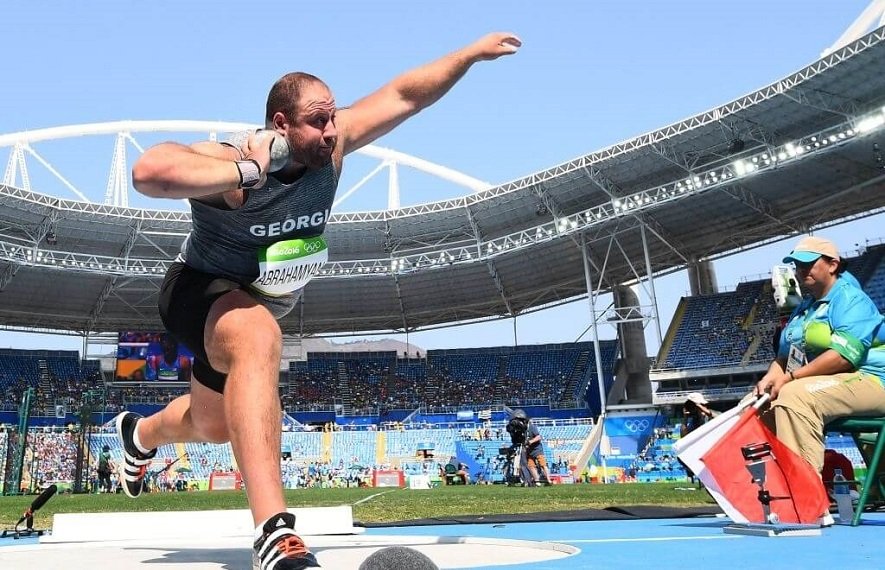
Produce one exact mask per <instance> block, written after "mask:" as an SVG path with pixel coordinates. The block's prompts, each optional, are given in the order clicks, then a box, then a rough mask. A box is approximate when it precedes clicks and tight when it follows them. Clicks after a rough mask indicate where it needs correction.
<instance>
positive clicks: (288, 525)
mask: <svg viewBox="0 0 885 570" xmlns="http://www.w3.org/2000/svg"><path fill="white" fill-rule="evenodd" d="M261 530H262V533H261V538H259V539H258V540H256V541H255V545H254V546H253V547H252V569H253V570H303V569H304V568H318V567H319V563H318V562H317V559H316V557H314V555H313V554H311V553H310V551H309V550H308V549H307V547H306V546H305V545H304V541H303V540H301V538H299V537H298V535H297V534H295V515H293V514H292V513H280V514H277V515H274V516H272V517H270V518H269V519H267V522H266V523H264V527H263V528H262V529H261Z"/></svg>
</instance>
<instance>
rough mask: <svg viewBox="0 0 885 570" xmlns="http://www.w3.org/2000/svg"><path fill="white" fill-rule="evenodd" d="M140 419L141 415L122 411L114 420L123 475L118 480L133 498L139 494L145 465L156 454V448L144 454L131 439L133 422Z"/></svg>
mask: <svg viewBox="0 0 885 570" xmlns="http://www.w3.org/2000/svg"><path fill="white" fill-rule="evenodd" d="M140 419H141V416H140V415H138V414H136V413H134V412H123V413H121V414H119V415H118V416H117V417H116V419H115V420H114V422H115V423H116V425H117V439H119V440H120V447H122V448H123V474H122V475H123V477H122V480H121V481H120V482H121V483H122V485H121V486H122V487H123V492H124V493H126V495H128V496H129V497H132V498H133V499H134V498H136V497H138V496H139V495H141V491H142V489H143V488H144V476H145V474H146V473H147V466H148V465H150V463H151V459H153V458H154V456H155V455H156V454H157V450H156V449H152V450H151V452H150V453H148V454H144V453H142V452H140V451H139V450H138V448H137V447H135V441H134V440H133V437H134V435H135V424H137V423H138V420H140Z"/></svg>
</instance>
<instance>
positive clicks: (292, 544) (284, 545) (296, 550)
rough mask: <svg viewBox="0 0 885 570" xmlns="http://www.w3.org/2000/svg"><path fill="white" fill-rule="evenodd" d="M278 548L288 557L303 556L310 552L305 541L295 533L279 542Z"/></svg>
mask: <svg viewBox="0 0 885 570" xmlns="http://www.w3.org/2000/svg"><path fill="white" fill-rule="evenodd" d="M277 549H278V550H279V551H280V552H282V553H283V554H285V555H286V556H287V557H291V556H301V555H302V554H308V553H309V552H310V551H309V550H308V549H307V547H306V546H305V545H304V541H303V540H301V539H300V538H298V537H297V536H295V535H291V536H287V537H286V538H284V539H282V540H281V541H279V542H278V543H277Z"/></svg>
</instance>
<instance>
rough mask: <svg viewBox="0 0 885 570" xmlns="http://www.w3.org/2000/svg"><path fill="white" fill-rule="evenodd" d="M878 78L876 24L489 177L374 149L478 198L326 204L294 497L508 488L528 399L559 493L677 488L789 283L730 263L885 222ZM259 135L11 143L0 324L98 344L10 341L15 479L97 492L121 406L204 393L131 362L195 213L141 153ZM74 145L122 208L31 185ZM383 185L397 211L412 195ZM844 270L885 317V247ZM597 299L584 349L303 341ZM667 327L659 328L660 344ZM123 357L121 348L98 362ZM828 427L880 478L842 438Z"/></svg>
mask: <svg viewBox="0 0 885 570" xmlns="http://www.w3.org/2000/svg"><path fill="white" fill-rule="evenodd" d="M882 69H885V28H881V27H880V28H877V29H875V30H873V31H872V32H870V33H868V34H865V35H862V36H860V37H858V38H853V39H852V40H851V41H848V42H847V43H845V44H844V45H841V46H839V47H838V48H837V49H834V50H832V51H830V52H829V53H827V54H826V55H824V56H823V57H821V58H820V59H819V60H817V61H814V62H813V63H811V64H810V65H808V66H806V67H804V68H803V69H801V70H799V71H798V72H796V73H793V74H791V75H789V76H787V77H783V78H781V79H780V80H778V81H775V82H773V83H771V84H769V85H765V86H763V87H761V88H759V89H757V90H755V91H754V92H752V93H750V94H748V95H746V96H744V97H741V98H739V99H736V100H733V101H730V102H727V103H725V104H722V105H720V106H718V107H716V108H714V109H711V110H710V111H707V112H705V113H702V114H699V115H696V116H693V117H690V118H688V119H686V120H683V121H680V122H678V123H674V124H671V125H667V126H665V127H663V128H660V129H658V130H655V131H653V132H650V133H647V134H645V135H642V136H639V137H636V138H633V139H631V140H628V141H625V142H622V143H618V144H615V145H612V146H610V147H607V148H604V149H602V150H599V151H596V152H593V153H590V154H587V155H584V156H581V157H578V158H576V159H574V160H570V161H568V162H564V163H562V164H559V165H556V166H553V167H550V168H548V169H545V170H543V171H540V172H536V173H533V174H530V175H528V176H525V177H522V178H519V179H517V180H513V181H510V182H507V183H504V184H499V185H494V186H489V185H485V184H482V183H480V182H478V181H476V180H474V179H472V178H470V177H467V176H465V175H463V174H461V173H457V172H454V171H452V170H450V169H447V168H444V167H441V166H439V165H435V164H431V163H427V162H426V161H421V160H419V159H416V158H414V157H410V156H408V155H404V154H402V153H397V152H394V151H389V150H386V149H380V148H376V147H368V148H366V149H363V154H365V155H366V156H368V157H370V158H374V159H377V160H379V161H382V162H383V163H384V164H396V165H399V166H403V167H409V168H416V169H419V170H422V171H424V172H425V173H428V174H431V175H433V176H438V177H442V178H446V179H447V180H450V181H453V182H455V183H458V184H462V185H463V186H464V187H466V188H469V189H470V191H471V193H470V194H468V195H465V196H463V197H460V198H456V199H450V200H444V201H439V202H432V203H428V204H423V205H418V206H408V207H393V208H391V209H387V210H383V211H361V212H349V213H335V214H333V215H332V218H331V220H330V222H329V224H328V226H327V230H326V237H327V240H328V241H329V242H330V243H331V244H334V247H333V248H332V249H331V253H330V261H329V263H328V264H327V266H326V268H325V269H324V270H323V271H322V272H321V274H320V275H318V276H317V278H315V279H314V280H313V281H312V282H311V283H310V284H309V285H308V286H307V288H306V290H305V293H304V295H303V297H302V302H301V304H300V305H299V306H298V307H297V308H296V310H294V311H293V312H292V313H291V314H290V315H289V316H287V317H285V318H284V319H283V320H282V321H281V328H282V330H283V333H284V335H285V340H284V343H285V347H284V358H283V360H282V361H281V363H280V397H281V402H282V412H283V414H282V422H283V425H284V436H283V442H282V450H283V453H284V456H285V457H286V460H285V463H284V465H283V471H284V475H285V481H286V485H287V486H289V487H291V488H297V487H305V486H326V485H330V486H335V485H342V486H350V485H364V484H377V483H378V482H379V477H378V473H400V474H402V475H403V477H408V476H411V475H428V474H429V475H432V476H434V477H441V475H440V468H441V467H443V466H444V465H445V464H446V463H449V462H455V463H457V462H463V463H465V464H467V465H469V466H470V467H471V473H472V474H473V475H474V478H475V479H477V478H478V479H480V480H482V481H486V482H502V481H504V476H503V470H504V457H503V455H504V454H502V453H501V449H502V448H504V447H506V446H507V445H509V442H510V439H509V436H508V435H507V433H506V432H505V430H504V425H505V424H506V420H507V419H508V418H509V417H510V414H511V413H512V411H513V409H515V408H517V407H518V408H521V409H524V410H525V411H526V412H527V413H528V415H529V416H531V417H532V418H533V421H535V422H536V423H537V424H538V425H539V427H540V430H541V433H542V436H543V438H544V441H545V445H546V446H547V457H548V461H549V462H550V464H551V473H552V475H553V476H554V477H555V478H556V479H555V480H556V481H557V482H575V481H577V480H585V481H589V480H591V479H593V480H600V479H605V480H611V481H637V480H660V479H674V480H675V479H682V478H684V477H685V473H684V471H682V467H681V466H680V465H679V464H678V463H677V462H676V461H675V457H674V456H673V453H672V443H673V439H674V435H675V434H674V429H675V428H674V421H675V420H674V418H673V414H674V405H675V404H678V403H681V402H682V401H684V400H685V398H686V396H687V394H688V393H690V392H702V393H703V394H705V395H706V396H707V398H709V399H710V400H711V401H712V402H713V403H714V405H715V406H716V407H719V408H721V409H724V408H727V407H729V406H730V405H732V404H733V403H734V402H735V401H736V400H738V399H739V398H740V397H741V396H742V395H744V394H746V393H747V392H748V390H749V389H750V387H751V385H752V384H753V382H754V379H755V378H757V377H758V374H759V373H760V372H761V371H762V370H764V369H765V367H766V365H767V363H768V362H769V361H770V359H771V358H772V348H771V344H772V343H771V339H772V334H773V330H774V326H775V324H776V319H777V316H776V314H775V310H774V304H773V298H772V291H771V286H770V280H768V279H759V280H750V281H745V282H741V283H739V284H736V287H735V288H734V290H733V291H729V292H718V291H717V290H716V287H715V285H714V283H715V276H714V275H713V268H712V262H713V261H715V260H719V259H726V258H728V257H729V256H732V255H735V254H737V253H740V252H744V251H747V250H750V249H753V248H757V247H760V246H762V245H766V244H769V243H773V242H775V241H779V240H782V239H785V238H793V237H795V236H798V235H802V234H805V233H808V232H809V231H817V230H820V229H824V228H827V227H831V226H834V225H838V224H844V223H849V222H851V221H854V220H857V219H860V218H864V217H868V216H874V215H877V214H881V213H883V212H885V200H883V195H885V175H883V173H882V167H881V165H880V164H877V163H876V161H875V157H874V156H873V155H872V154H871V153H870V145H871V141H873V140H880V139H881V137H882V133H883V131H885V106H883V105H885V100H883V96H882V94H883V93H885V74H882V73H881V70H882ZM876 70H880V71H876ZM247 127H254V125H244V124H240V123H210V122H200V121H142V122H139V121H128V122H119V123H102V124H92V125H75V126H66V127H57V128H50V129H42V130H39V131H28V132H20V133H11V134H6V135H0V147H4V148H7V149H8V150H9V153H10V155H9V160H8V163H7V167H6V171H5V174H4V178H3V183H2V185H0V292H2V300H3V302H2V304H0V326H2V327H3V328H4V329H5V330H16V331H20V330H27V331H40V332H58V331H62V332H66V333H69V334H76V335H79V336H81V337H82V339H83V350H82V351H79V352H78V351H55V350H13V349H5V350H0V394H2V395H0V403H2V409H0V423H2V424H3V426H2V428H0V467H2V471H3V475H4V476H3V480H4V492H18V491H19V490H21V489H25V490H31V491H33V490H34V489H37V488H40V487H41V486H43V485H44V484H47V483H49V482H55V483H58V484H62V485H70V486H73V487H74V488H75V489H77V490H85V489H90V488H92V484H93V483H92V482H93V481H94V478H95V476H94V470H95V468H94V466H95V464H96V456H97V453H98V452H99V450H101V448H102V447H103V446H104V445H109V446H110V447H111V450H112V451H111V453H112V456H113V457H114V458H116V460H117V462H118V463H119V457H120V453H121V450H120V449H119V447H118V444H117V443H116V440H115V438H114V437H113V435H112V433H111V430H110V428H109V427H108V423H109V420H110V419H111V418H112V417H113V416H114V415H115V414H116V413H117V412H118V411H119V410H121V409H124V408H125V409H131V410H135V411H139V412H141V413H148V414H149V413H151V412H153V411H155V410H156V409H158V408H159V407H160V406H162V405H163V404H165V403H166V402H168V401H169V400H170V399H171V398H174V397H175V396H176V395H178V394H180V393H182V392H183V391H184V390H186V389H187V388H186V383H185V382H182V381H181V378H172V379H168V378H167V379H165V380H163V379H161V378H159V377H158V378H156V379H154V380H153V381H151V380H150V379H148V378H146V377H140V376H138V375H135V374H134V373H133V372H132V371H133V370H135V369H136V368H137V366H136V367H134V368H132V369H131V370H127V369H125V368H126V366H124V365H125V364H127V362H126V361H127V360H130V361H139V358H138V357H136V358H132V354H136V356H137V350H135V353H133V349H138V348H139V347H140V346H141V345H144V346H145V347H147V346H148V345H150V344H151V342H153V341H149V340H145V341H144V342H142V341H139V340H135V341H133V340H132V339H130V338H128V337H125V335H127V334H130V333H133V331H136V333H137V331H148V332H147V333H145V334H149V335H150V334H155V333H156V334H162V333H160V332H159V331H161V330H162V325H161V323H160V322H159V316H158V314H157V311H156V304H157V295H158V292H159V286H160V283H161V280H162V277H163V274H164V273H165V271H166V269H167V267H168V266H169V264H170V263H171V261H172V260H173V259H174V257H175V253H176V252H177V251H178V249H179V247H180V245H181V241H182V240H183V239H184V237H185V235H186V234H187V232H188V229H189V226H190V217H189V214H188V213H186V212H183V211H172V210H168V211H167V210H148V209H140V208H133V207H130V206H129V205H128V198H127V192H128V176H129V174H128V173H129V166H130V162H129V161H128V159H127V148H128V147H130V146H132V147H134V148H136V149H141V148H142V145H141V144H140V143H139V137H140V136H142V135H143V136H145V137H149V136H151V135H155V134H156V133H158V132H160V133H167V132H177V133H181V132H188V133H202V134H203V135H204V136H205V135H208V136H209V137H211V138H216V137H218V136H219V135H220V136H223V135H224V134H225V133H229V132H232V131H235V130H239V129H241V128H247ZM81 136H94V137H111V138H113V140H114V145H113V146H114V149H115V151H114V155H113V157H112V159H111V164H112V166H111V171H110V172H109V175H108V185H107V191H106V194H105V201H104V203H97V202H93V201H90V200H88V199H87V198H86V196H85V195H83V194H82V193H80V191H79V190H78V189H76V188H75V187H74V186H73V185H72V184H71V183H70V182H68V180H67V179H66V178H65V177H64V176H63V174H61V173H58V172H57V171H55V169H53V168H51V167H50V170H52V171H53V173H54V174H55V175H57V177H58V178H59V179H60V180H61V181H62V182H63V183H64V185H65V186H66V187H67V188H68V189H71V190H73V191H74V192H75V193H76V194H78V198H79V199H77V200H73V199H66V198H61V197H58V196H55V195H50V194H47V193H43V192H42V190H43V189H42V188H32V187H31V185H30V182H29V180H30V179H29V176H28V175H27V173H28V162H27V157H28V156H30V157H32V158H33V157H37V158H38V162H40V164H41V165H44V166H45V165H46V164H49V163H48V162H47V161H46V160H45V159H43V158H41V157H40V145H41V143H46V142H49V141H56V140H60V139H65V138H71V137H81ZM391 176H394V175H393V174H391ZM390 188H391V196H390V198H391V199H390V201H391V203H392V204H394V206H396V205H397V204H398V200H397V197H398V193H399V188H398V187H396V184H393V183H392V184H391V185H390ZM795 204H802V206H801V207H795V206H794V205H795ZM699 219H703V220H704V223H703V224H698V223H696V222H697V220H699ZM850 268H851V270H852V271H853V272H854V273H855V275H856V276H857V277H858V279H859V280H860V282H861V284H862V285H863V287H864V288H865V289H866V290H867V291H868V292H869V294H870V295H871V296H872V297H873V298H874V299H875V300H876V302H877V304H878V306H879V307H880V309H881V310H883V311H885V246H883V245H882V244H872V245H870V246H869V247H867V248H865V249H864V250H863V251H859V252H857V253H856V254H854V255H853V256H851V259H850ZM684 270H687V271H688V272H689V274H690V275H691V279H690V282H691V286H692V292H691V295H690V296H687V297H684V298H682V299H681V300H680V302H679V304H678V307H677V309H676V311H675V314H674V315H672V319H670V325H669V328H668V330H666V331H664V330H662V329H661V324H660V323H661V321H662V320H665V319H663V318H662V316H661V315H659V314H658V309H657V307H658V303H657V300H656V298H655V289H654V281H655V279H656V278H660V277H662V276H666V275H669V274H672V273H675V272H678V271H684ZM60 276H63V278H59V277H60ZM582 297H583V298H586V299H588V301H589V303H588V304H589V307H590V309H589V318H588V323H587V324H588V330H589V331H590V333H591V336H592V340H589V341H580V342H573V343H557V344H544V345H517V346H495V347H482V348H475V347H474V348H468V347H464V348H458V349H447V350H426V351H424V350H423V349H422V350H418V351H412V350H411V349H410V347H408V346H407V347H406V350H405V351H401V350H378V351H372V352H340V351H336V352H332V351H323V350H318V351H311V350H309V349H306V348H305V347H306V346H308V341H309V340H311V339H314V338H316V337H323V336H332V335H345V334H354V333H366V334H370V333H381V334H383V333H385V332H396V333H409V332H415V331H420V330H426V329H428V328H432V327H442V326H451V325H453V324H455V323H464V322H479V321H483V320H487V319H507V318H515V317H516V316H519V315H525V314H528V313H532V312H535V311H539V310H543V309H546V308H550V307H553V306H557V305H561V304H564V303H567V302H570V301H573V300H575V299H579V298H582ZM609 299H610V302H609V301H608V300H609ZM351 300H358V301H351ZM603 324H610V325H614V326H615V327H616V330H617V337H616V339H615V340H603V339H600V338H599V331H598V327H599V326H601V325H603ZM649 325H654V326H655V327H656V328H657V331H658V337H659V340H660V350H659V352H658V353H657V355H656V356H655V357H653V358H649V356H648V350H647V349H646V343H645V335H644V329H645V327H646V326H649ZM109 346H113V347H114V350H115V353H114V354H115V356H112V357H108V356H107V354H106V353H104V354H102V353H96V352H94V351H97V350H99V349H101V348H104V349H107V348H108V347H109ZM123 349H125V350H123ZM124 353H125V354H124ZM121 367H122V368H121ZM121 370H122V372H121ZM833 441H834V443H833V446H835V447H837V448H838V449H843V450H845V452H846V453H847V454H849V455H850V457H851V458H852V460H853V461H854V462H855V464H857V465H858V466H862V465H861V463H862V459H860V457H859V455H857V454H856V450H853V448H852V447H851V443H850V441H849V440H847V439H845V438H838V439H834V440H833ZM599 465H601V466H602V468H601V469H600V468H598V466H599ZM236 470H237V466H236V460H235V458H234V457H233V455H232V453H231V451H230V447H229V446H226V445H221V446H217V445H208V444H192V443H189V444H176V445H170V446H164V447H163V448H162V449H161V450H160V452H159V453H158V455H157V458H156V459H155V460H154V464H153V465H152V466H151V467H150V469H149V471H150V473H151V482H152V484H154V485H155V486H156V487H157V488H165V489H173V488H179V489H181V488H183V487H184V488H193V487H196V488H207V487H211V486H212V485H213V482H214V479H213V477H214V478H215V479H217V480H219V481H220V480H221V477H222V476H228V475H229V474H230V473H235V472H236Z"/></svg>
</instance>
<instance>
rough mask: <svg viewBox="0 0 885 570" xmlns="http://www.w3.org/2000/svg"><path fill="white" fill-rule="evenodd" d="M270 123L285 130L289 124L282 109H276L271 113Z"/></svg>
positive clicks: (275, 127)
mask: <svg viewBox="0 0 885 570" xmlns="http://www.w3.org/2000/svg"><path fill="white" fill-rule="evenodd" d="M271 124H272V125H273V128H274V129H278V130H286V127H288V126H289V120H288V119H287V118H286V115H284V114H283V113H282V111H277V112H276V113H274V114H273V118H272V119H271Z"/></svg>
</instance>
